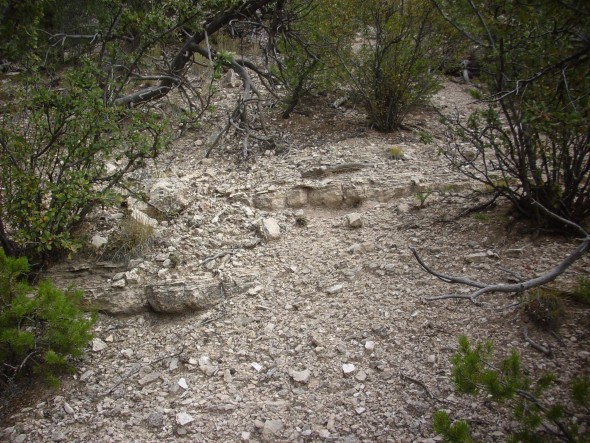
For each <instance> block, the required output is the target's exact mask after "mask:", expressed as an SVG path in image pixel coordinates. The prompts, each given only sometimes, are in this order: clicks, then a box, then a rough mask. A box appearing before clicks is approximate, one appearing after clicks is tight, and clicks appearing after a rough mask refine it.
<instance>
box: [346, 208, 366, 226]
mask: <svg viewBox="0 0 590 443" xmlns="http://www.w3.org/2000/svg"><path fill="white" fill-rule="evenodd" d="M346 223H347V224H348V227H350V228H355V229H356V228H362V227H363V218H362V216H361V214H359V213H358V212H352V213H350V214H347V215H346Z"/></svg>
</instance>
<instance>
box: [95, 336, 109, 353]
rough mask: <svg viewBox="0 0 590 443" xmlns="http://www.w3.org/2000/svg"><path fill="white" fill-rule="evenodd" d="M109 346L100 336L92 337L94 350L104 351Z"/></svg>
mask: <svg viewBox="0 0 590 443" xmlns="http://www.w3.org/2000/svg"><path fill="white" fill-rule="evenodd" d="M106 348H107V344H106V343H105V342H104V341H102V340H101V339H100V338H98V337H95V338H93V339H92V351H94V352H100V351H104V350H105V349H106Z"/></svg>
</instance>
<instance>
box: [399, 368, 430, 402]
mask: <svg viewBox="0 0 590 443" xmlns="http://www.w3.org/2000/svg"><path fill="white" fill-rule="evenodd" d="M399 376H400V377H401V378H402V379H405V380H407V381H409V382H412V383H414V384H417V385H418V386H420V387H421V388H422V389H424V391H425V392H426V394H427V395H428V396H429V397H430V398H434V396H433V395H432V394H431V393H430V391H429V390H428V387H426V385H425V384H424V383H423V382H421V381H420V380H416V379H415V378H412V377H410V376H409V375H406V374H404V373H403V372H401V371H400V373H399Z"/></svg>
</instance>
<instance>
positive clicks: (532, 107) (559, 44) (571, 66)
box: [432, 0, 590, 225]
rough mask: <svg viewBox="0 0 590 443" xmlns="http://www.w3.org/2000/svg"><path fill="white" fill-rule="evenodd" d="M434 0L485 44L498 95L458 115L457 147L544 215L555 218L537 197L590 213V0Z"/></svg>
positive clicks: (467, 169) (523, 206)
mask: <svg viewBox="0 0 590 443" xmlns="http://www.w3.org/2000/svg"><path fill="white" fill-rule="evenodd" d="M432 1H433V3H434V4H435V5H436V6H437V8H438V9H439V11H440V12H441V13H442V14H444V15H445V16H446V17H447V18H448V20H449V21H450V22H451V23H453V25H454V26H456V27H457V28H458V29H461V31H462V32H463V33H464V35H466V36H468V37H469V38H470V39H471V40H472V43H473V44H474V45H475V46H476V47H477V52H478V54H479V56H480V60H479V63H480V64H481V79H482V82H483V84H484V85H485V89H484V92H483V94H482V100H483V101H485V102H487V104H488V106H487V109H479V110H477V111H475V112H473V113H472V114H471V115H470V116H469V118H468V119H467V121H466V122H464V121H463V120H462V119H461V118H459V117H457V118H453V121H452V122H449V124H450V127H451V128H452V129H453V130H454V138H453V139H452V141H451V145H452V150H451V151H452V152H451V155H449V157H451V158H452V159H453V162H454V163H455V164H456V166H458V167H459V168H460V170H461V171H462V172H463V173H464V174H466V175H467V176H469V177H471V178H473V179H475V180H478V181H480V182H481V183H484V184H485V185H488V186H489V187H490V188H491V189H493V191H494V192H495V193H496V194H498V195H501V196H503V197H505V198H507V199H508V200H509V201H511V202H512V203H513V204H514V206H515V208H516V209H517V210H518V211H519V212H520V213H521V214H523V215H524V216H526V217H529V218H531V219H533V220H534V221H535V222H536V223H537V224H539V225H545V224H548V225H549V224H553V225H555V220H554V219H551V217H549V216H548V215H547V214H546V213H545V212H543V211H541V210H540V209H539V208H538V207H537V206H535V205H534V202H538V203H540V204H541V205H543V206H544V207H545V208H547V209H549V210H550V211H552V212H554V213H556V214H558V215H560V216H562V217H564V218H566V219H568V220H571V221H574V222H576V223H579V222H581V221H583V220H584V219H585V218H586V217H587V216H588V215H590V199H589V198H588V191H589V189H590V130H589V126H588V121H589V118H590V111H589V110H590V69H589V68H590V59H589V58H588V50H589V49H588V45H587V42H586V40H584V39H580V38H579V36H580V35H588V32H589V30H590V28H589V23H590V21H589V20H588V17H589V16H590V3H589V2H587V1H574V2H573V3H571V4H565V3H563V2H558V1H541V2H538V3H535V4H532V3H527V2H506V1H504V0H477V1H469V2H466V1H460V2H457V1H451V0H432ZM548 17H551V20H548V19H547V18H548ZM473 147H475V148H476V150H477V158H478V159H480V160H481V161H479V162H470V163H469V164H468V165H466V164H465V162H464V161H463V160H464V156H463V155H462V153H463V152H465V149H468V150H472V149H473ZM457 153H458V154H459V155H457ZM499 180H503V181H504V182H505V183H510V186H505V185H504V184H502V183H501V181H499Z"/></svg>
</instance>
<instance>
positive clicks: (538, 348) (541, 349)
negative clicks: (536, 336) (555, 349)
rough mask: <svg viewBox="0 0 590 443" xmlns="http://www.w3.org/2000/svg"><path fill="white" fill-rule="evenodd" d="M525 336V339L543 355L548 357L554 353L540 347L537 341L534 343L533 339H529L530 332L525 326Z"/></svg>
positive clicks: (549, 349)
mask: <svg viewBox="0 0 590 443" xmlns="http://www.w3.org/2000/svg"><path fill="white" fill-rule="evenodd" d="M522 332H523V334H524V339H525V340H526V342H527V343H528V344H529V345H531V346H532V347H533V348H535V349H536V350H537V351H539V352H542V353H543V354H545V355H546V356H548V357H549V356H551V354H552V352H551V348H549V347H548V348H546V347H545V346H543V345H540V344H539V343H537V342H536V341H534V340H533V339H532V338H530V337H529V335H528V331H527V327H526V326H525V327H524V329H523V331H522Z"/></svg>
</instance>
